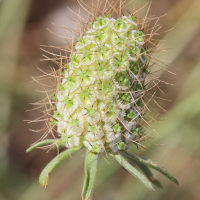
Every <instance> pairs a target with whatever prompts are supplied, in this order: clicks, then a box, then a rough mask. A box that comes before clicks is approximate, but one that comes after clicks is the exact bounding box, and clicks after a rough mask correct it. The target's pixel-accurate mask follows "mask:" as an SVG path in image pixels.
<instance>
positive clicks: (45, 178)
mask: <svg viewBox="0 0 200 200" xmlns="http://www.w3.org/2000/svg"><path fill="white" fill-rule="evenodd" d="M78 149H80V148H73V149H68V150H66V151H64V152H62V153H60V154H59V155H57V156H56V157H55V158H54V159H53V160H52V161H50V162H49V163H48V164H47V166H46V167H45V168H44V169H43V171H42V173H41V174H40V177H39V182H40V184H41V185H42V186H43V187H47V186H48V182H49V174H50V173H51V172H52V171H53V169H54V168H55V167H56V166H57V165H58V164H59V163H60V162H61V161H63V160H64V159H65V158H67V157H68V156H69V155H70V154H71V153H73V152H74V151H77V150H78Z"/></svg>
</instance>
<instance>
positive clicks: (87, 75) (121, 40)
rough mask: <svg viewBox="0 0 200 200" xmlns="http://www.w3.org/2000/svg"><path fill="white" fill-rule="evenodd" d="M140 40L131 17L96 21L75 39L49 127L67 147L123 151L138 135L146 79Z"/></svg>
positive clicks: (97, 151)
mask: <svg viewBox="0 0 200 200" xmlns="http://www.w3.org/2000/svg"><path fill="white" fill-rule="evenodd" d="M146 54H147V52H146V50H145V35H144V33H143V32H142V31H139V30H138V27H137V23H135V22H134V21H133V17H132V16H131V17H129V18H128V17H126V16H123V17H121V18H118V19H114V18H110V17H109V16H100V17H97V18H96V21H95V22H92V23H90V28H89V29H88V30H87V31H86V33H85V34H84V35H83V36H80V37H79V38H78V41H77V43H76V45H75V51H74V53H73V55H71V58H70V62H69V63H68V64H67V65H66V66H65V68H64V71H63V73H64V77H63V79H62V82H61V83H60V85H59V86H58V89H57V92H56V96H55V98H56V100H57V103H55V111H54V114H53V118H54V119H53V120H51V124H52V126H54V125H55V124H57V132H58V133H59V134H60V135H61V137H62V140H63V141H65V142H66V147H67V148H69V149H70V148H74V147H81V146H85V147H87V148H88V150H89V151H92V152H96V153H99V152H101V153H102V152H104V151H105V150H109V148H110V150H111V151H112V152H113V153H116V152H117V151H118V149H125V148H128V147H127V145H128V144H129V143H132V142H133V141H134V140H135V139H137V137H138V136H139V134H140V133H139V132H140V128H141V127H140V124H139V123H138V120H139V118H140V117H141V115H142V109H143V102H142V97H143V95H144V91H145V85H144V80H145V77H146V75H147V73H148V72H147V67H146V66H147V65H146V63H147V56H146Z"/></svg>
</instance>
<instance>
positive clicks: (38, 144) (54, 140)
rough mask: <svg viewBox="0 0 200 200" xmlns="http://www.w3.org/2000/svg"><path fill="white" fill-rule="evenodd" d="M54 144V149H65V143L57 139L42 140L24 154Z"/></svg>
mask: <svg viewBox="0 0 200 200" xmlns="http://www.w3.org/2000/svg"><path fill="white" fill-rule="evenodd" d="M54 143H55V144H56V145H55V146H56V147H58V146H59V147H65V143H66V142H65V141H60V140H59V139H49V140H43V141H41V142H38V143H36V144H34V145H32V146H31V147H29V148H28V149H27V150H26V152H30V151H32V150H34V149H36V148H37V147H42V146H45V145H49V144H54Z"/></svg>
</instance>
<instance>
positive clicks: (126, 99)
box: [29, 1, 177, 199]
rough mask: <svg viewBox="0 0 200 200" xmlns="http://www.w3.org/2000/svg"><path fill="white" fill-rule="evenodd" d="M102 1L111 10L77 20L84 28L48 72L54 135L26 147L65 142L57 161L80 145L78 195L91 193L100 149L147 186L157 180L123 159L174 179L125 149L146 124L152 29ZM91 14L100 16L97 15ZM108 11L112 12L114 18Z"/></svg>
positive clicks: (50, 166)
mask: <svg viewBox="0 0 200 200" xmlns="http://www.w3.org/2000/svg"><path fill="white" fill-rule="evenodd" d="M106 2H107V4H108V6H110V8H111V9H112V11H110V9H107V10H109V13H107V11H106V10H105V9H103V10H100V11H98V12H97V11H94V10H93V11H92V12H93V13H90V14H91V15H92V16H91V17H92V20H91V21H90V22H87V23H86V25H85V22H83V24H84V26H83V27H84V28H83V30H80V36H79V37H78V38H77V42H75V43H72V44H73V45H71V46H72V49H70V51H71V54H70V55H69V57H68V58H67V59H62V57H58V59H60V60H62V61H61V62H60V66H61V67H60V69H59V70H58V71H56V72H55V71H53V73H52V74H51V76H53V74H54V77H55V78H56V85H57V87H56V89H55V91H54V94H53V98H52V100H50V97H48V100H49V105H50V106H49V107H48V108H47V109H46V113H45V116H46V117H47V118H46V119H47V127H48V130H49V132H57V134H58V138H57V139H54V140H48V141H41V142H39V143H38V144H36V145H34V146H33V147H31V148H30V149H29V150H31V149H33V148H34V147H37V146H41V145H44V144H53V145H56V146H60V145H62V146H65V148H66V149H67V150H66V151H64V152H62V153H61V154H59V155H58V156H57V160H58V162H59V161H61V160H62V159H63V158H64V157H67V156H68V155H69V154H71V153H72V152H73V151H75V150H78V149H80V148H83V147H85V148H86V149H87V152H88V153H87V155H86V161H85V168H86V171H85V176H86V180H85V183H84V188H83V199H88V198H89V196H90V195H91V191H92V185H93V182H94V175H95V171H96V164H95V163H96V162H97V157H98V155H99V154H103V153H106V154H108V153H109V154H110V155H112V156H113V157H115V158H116V160H117V161H118V162H119V163H120V164H121V165H123V166H124V167H125V168H126V169H127V170H128V171H129V172H130V173H132V174H133V175H135V176H136V177H137V178H138V179H139V180H141V181H142V182H143V183H144V184H145V185H146V186H147V187H148V188H149V189H151V190H154V189H153V187H152V184H151V181H152V180H153V181H152V182H154V183H156V184H157V185H158V186H159V184H160V183H159V182H158V181H157V180H155V179H152V177H151V178H150V177H148V175H147V178H149V179H150V181H149V180H148V179H147V178H146V177H145V176H143V175H142V174H140V173H139V172H138V171H137V170H136V169H135V168H134V167H133V166H131V165H130V164H129V163H128V162H127V161H126V159H124V158H123V157H125V158H127V159H131V160H132V161H133V162H135V163H136V164H138V166H139V167H141V169H144V167H146V168H145V169H146V170H149V169H148V167H147V166H149V167H152V168H156V169H157V170H160V171H161V172H162V173H163V174H165V175H166V176H168V177H171V179H172V180H173V181H174V182H177V181H176V179H175V178H174V177H172V175H171V174H170V173H169V172H168V171H166V169H161V168H159V167H157V166H156V167H155V165H153V164H152V163H150V162H149V161H148V160H145V159H143V158H141V157H139V156H136V155H134V154H131V153H130V152H128V149H129V148H130V146H131V144H135V145H136V146H139V145H140V141H141V140H142V138H143V137H144V132H143V129H144V127H145V126H149V123H148V122H147V120H146V116H145V114H146V111H148V109H149V108H148V105H147V104H148V102H149V101H150V100H151V99H152V98H153V95H155V91H156V84H157V83H156V82H155V81H154V80H150V81H148V79H149V78H150V76H151V71H150V70H151V67H152V66H151V65H150V62H151V55H152V53H153V50H152V49H149V48H148V45H149V42H150V41H151V38H152V36H153V35H154V32H153V28H152V31H151V33H152V34H147V33H146V27H147V26H148V20H147V19H146V18H145V19H142V20H139V19H138V18H137V17H136V15H135V14H134V13H133V14H130V15H129V16H123V15H122V14H121V12H122V10H121V9H122V8H121V7H119V8H118V7H116V8H113V5H111V4H110V3H109V2H108V1H106ZM114 12H115V13H114ZM97 13H101V15H100V16H97ZM110 13H111V14H110ZM108 14H109V15H108ZM114 14H115V15H116V14H117V15H118V16H117V17H115V18H114ZM151 42H152V41H151ZM154 46H156V44H155V45H154ZM54 61H55V62H57V59H56V58H55V60H54ZM152 91H153V93H152ZM150 94H151V95H150ZM152 94H153V95H152ZM45 106H46V104H45ZM55 159H56V158H55ZM54 161H55V160H53V161H52V162H50V163H49V164H48V165H47V167H46V168H45V170H44V171H43V172H42V174H41V176H40V183H41V184H42V185H43V186H47V184H48V181H47V177H48V176H49V173H50V172H51V171H52V169H53V168H54V167H55V165H57V163H58V162H57V163H56V164H55V162H54ZM142 167H143V168H142ZM88 170H89V171H90V172H91V173H88ZM93 173H94V175H93V178H91V177H92V174H93ZM88 179H89V183H88V182H87V180H88Z"/></svg>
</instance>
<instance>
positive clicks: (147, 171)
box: [133, 161, 163, 188]
mask: <svg viewBox="0 0 200 200" xmlns="http://www.w3.org/2000/svg"><path fill="white" fill-rule="evenodd" d="M133 162H134V163H135V164H136V165H137V166H138V167H139V168H140V169H141V170H142V172H143V173H144V175H145V176H146V177H147V178H148V179H149V180H150V181H151V182H152V183H153V184H154V185H155V186H157V187H159V188H163V186H162V184H161V183H160V181H158V180H157V179H155V178H154V177H153V174H152V172H151V170H150V169H149V168H148V167H147V166H146V165H144V164H142V163H139V162H137V161H133Z"/></svg>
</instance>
